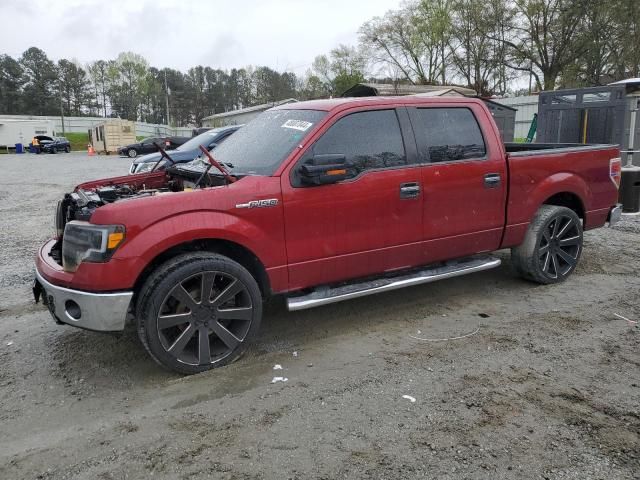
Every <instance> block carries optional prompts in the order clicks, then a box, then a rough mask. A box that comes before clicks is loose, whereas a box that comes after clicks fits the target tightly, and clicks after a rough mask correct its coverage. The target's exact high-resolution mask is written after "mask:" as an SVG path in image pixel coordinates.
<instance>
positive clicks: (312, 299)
mask: <svg viewBox="0 0 640 480" xmlns="http://www.w3.org/2000/svg"><path fill="white" fill-rule="evenodd" d="M500 263H501V261H500V259H499V258H494V257H470V258H464V259H460V260H453V261H450V262H446V263H442V264H438V265H436V266H431V267H427V268H423V269H420V270H413V271H411V272H410V273H405V274H398V275H397V276H394V277H386V278H385V277H382V278H376V279H374V280H368V281H365V282H361V283H349V284H344V285H339V286H336V287H319V288H317V289H315V290H314V291H312V292H311V293H308V294H306V295H298V296H292V297H289V298H288V299H287V307H288V308H289V310H290V311H295V310H305V309H307V308H313V307H319V306H321V305H328V304H330V303H336V302H342V301H343V300H351V299H352V298H358V297H364V296H366V295H372V294H374V293H380V292H388V291H391V290H397V289H399V288H404V287H411V286H413V285H420V284H422V283H431V282H436V281H438V280H444V279H445V278H452V277H459V276H461V275H466V274H468V273H474V272H480V271H482V270H489V269H490V268H496V267H497V266H499V265H500Z"/></svg>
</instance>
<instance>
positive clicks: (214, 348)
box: [34, 96, 620, 373]
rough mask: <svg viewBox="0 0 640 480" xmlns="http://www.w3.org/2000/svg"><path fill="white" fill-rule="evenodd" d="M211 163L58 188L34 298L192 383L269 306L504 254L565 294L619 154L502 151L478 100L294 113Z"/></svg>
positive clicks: (613, 191) (264, 125)
mask: <svg viewBox="0 0 640 480" xmlns="http://www.w3.org/2000/svg"><path fill="white" fill-rule="evenodd" d="M214 156H215V160H212V161H211V165H206V166H205V165H204V163H202V164H201V165H200V164H199V165H194V164H193V163H192V164H189V165H186V166H181V165H174V166H171V167H169V168H167V170H166V171H161V172H150V173H144V174H139V175H128V176H123V177H116V178H108V179H103V180H96V181H91V182H87V183H84V184H81V185H79V186H77V187H76V188H75V189H74V191H73V192H71V193H69V194H66V195H65V196H64V198H63V199H62V200H61V201H60V202H59V204H58V208H57V214H56V227H57V232H56V237H55V238H53V239H52V240H50V241H48V242H47V243H46V244H45V245H43V246H42V248H41V249H40V250H39V252H38V254H37V257H36V281H35V285H34V294H35V295H36V301H37V300H38V298H39V297H40V296H42V298H43V300H44V303H45V304H46V305H47V306H48V308H49V310H50V312H51V314H52V315H53V317H54V319H55V320H56V321H57V322H59V323H64V324H68V325H73V326H77V327H82V328H86V329H90V330H98V331H122V330H123V329H124V326H125V322H126V321H131V320H133V321H135V322H136V325H137V330H138V333H139V336H140V339H141V341H142V343H143V344H144V346H145V347H146V349H147V350H148V352H149V353H150V355H151V356H152V357H153V358H154V359H155V360H156V361H157V362H159V363H160V364H161V365H163V366H165V367H167V368H169V369H173V370H175V371H178V372H182V373H196V372H200V371H203V370H206V369H209V368H212V367H216V366H220V365H224V364H227V363H229V362H231V361H233V360H234V359H236V358H237V357H238V356H240V354H241V353H242V352H243V351H244V350H245V349H246V347H247V344H248V343H249V341H250V340H251V339H252V337H255V335H256V334H257V331H258V327H259V325H260V320H261V316H262V305H263V301H264V300H265V299H266V298H268V297H270V296H272V295H276V294H281V295H286V296H287V303H288V307H289V309H290V310H299V309H304V308H309V307H314V306H319V305H324V304H327V303H331V302H336V301H341V300H347V299H351V298H354V297H359V296H363V295H367V294H370V293H376V292H384V291H388V290H393V289H396V288H400V287H404V286H409V285H416V284H420V283H426V282H431V281H435V280H439V279H443V278H449V277H453V276H458V275H463V274H467V273H472V272H478V271H480V270H485V269H489V268H492V267H496V266H497V265H499V264H500V259H498V258H495V257H492V256H491V252H493V251H495V250H499V249H506V248H510V249H511V252H512V255H511V261H512V263H513V265H514V267H515V270H516V271H517V272H518V273H519V274H520V275H522V276H523V277H525V278H527V279H529V280H532V281H534V282H539V283H544V284H550V283H555V282H560V281H562V280H564V279H566V278H567V277H568V276H569V275H570V274H571V273H572V272H573V270H574V269H575V267H576V264H577V263H578V259H579V258H580V254H581V253H582V235H583V230H587V229H592V228H598V227H602V226H604V225H605V224H606V223H607V222H610V223H613V222H615V221H617V220H618V219H619V217H620V208H619V207H618V206H617V204H616V200H617V197H618V191H617V189H618V184H619V181H620V159H619V151H618V149H617V147H615V146H611V145H568V144H562V145H559V144H530V145H528V144H521V145H519V144H507V145H505V144H503V143H502V141H501V139H500V135H499V132H498V130H497V128H496V125H495V123H494V122H493V119H492V117H491V114H490V112H489V111H488V110H487V108H486V107H485V106H484V104H483V102H482V101H481V100H479V99H473V98H421V97H414V96H407V97H402V98H398V97H395V98H382V97H375V98H356V99H333V100H318V101H308V102H300V103H294V104H287V105H285V106H281V107H277V108H274V109H271V110H268V111H266V112H264V113H263V114H261V115H260V116H259V117H257V118H256V119H254V120H253V121H252V122H250V123H249V124H248V125H246V126H245V127H244V128H242V129H240V130H239V131H238V132H237V133H236V134H234V135H233V136H232V137H231V138H229V139H228V140H227V141H226V142H225V143H223V144H222V145H220V146H219V147H218V148H217V149H216V150H215V151H214ZM216 161H217V162H216ZM196 163H198V162H196ZM212 165H216V166H215V167H214V168H212ZM425 294H428V291H425Z"/></svg>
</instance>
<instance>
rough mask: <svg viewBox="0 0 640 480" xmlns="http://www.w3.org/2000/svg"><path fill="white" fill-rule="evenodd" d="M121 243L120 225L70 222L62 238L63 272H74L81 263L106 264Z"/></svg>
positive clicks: (121, 229)
mask: <svg viewBox="0 0 640 480" xmlns="http://www.w3.org/2000/svg"><path fill="white" fill-rule="evenodd" d="M123 241H124V227H123V226H122V225H91V224H90V223H87V222H79V221H75V220H74V221H71V222H69V223H67V224H66V225H65V227H64V236H63V237H62V267H63V268H64V270H65V272H75V271H76V270H77V269H78V266H79V265H80V264H81V263H82V262H106V261H107V260H109V259H110V258H111V255H113V252H115V251H116V249H117V248H118V247H119V246H120V245H121V244H122V242H123Z"/></svg>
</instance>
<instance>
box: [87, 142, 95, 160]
mask: <svg viewBox="0 0 640 480" xmlns="http://www.w3.org/2000/svg"><path fill="white" fill-rule="evenodd" d="M95 154H96V151H95V150H94V149H93V146H92V145H91V144H89V145H87V155H89V156H90V157H93V156H94V155H95Z"/></svg>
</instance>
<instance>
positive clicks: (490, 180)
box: [484, 173, 501, 188]
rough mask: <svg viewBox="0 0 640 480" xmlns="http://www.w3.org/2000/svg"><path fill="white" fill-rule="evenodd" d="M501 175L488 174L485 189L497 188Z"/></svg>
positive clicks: (485, 177) (485, 178)
mask: <svg viewBox="0 0 640 480" xmlns="http://www.w3.org/2000/svg"><path fill="white" fill-rule="evenodd" d="M500 180H501V178H500V174H499V173H487V174H486V175H485V176H484V187H485V188H496V187H497V186H499V185H500Z"/></svg>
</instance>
